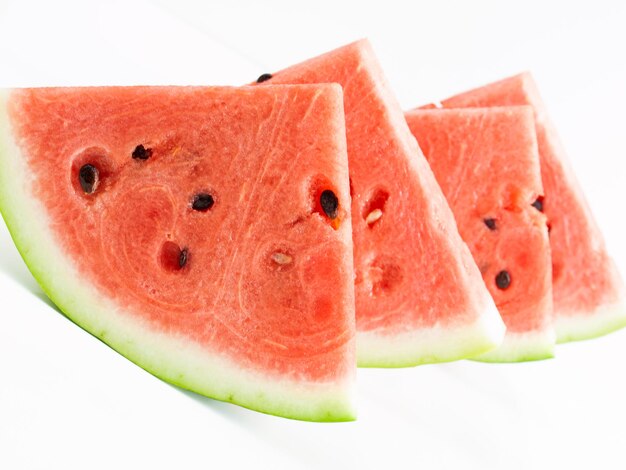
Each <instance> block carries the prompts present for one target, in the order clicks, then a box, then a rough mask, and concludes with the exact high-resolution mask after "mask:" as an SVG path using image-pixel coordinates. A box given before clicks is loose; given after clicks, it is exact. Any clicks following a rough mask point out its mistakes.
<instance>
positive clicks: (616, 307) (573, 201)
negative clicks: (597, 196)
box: [442, 73, 626, 342]
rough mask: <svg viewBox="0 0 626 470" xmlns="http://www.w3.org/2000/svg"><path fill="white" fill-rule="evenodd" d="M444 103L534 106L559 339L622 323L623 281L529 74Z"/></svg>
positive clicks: (625, 313)
mask: <svg viewBox="0 0 626 470" xmlns="http://www.w3.org/2000/svg"><path fill="white" fill-rule="evenodd" d="M442 105H443V106H444V107H447V108H459V107H477V106H511V105H530V106H532V108H533V110H534V115H535V123H536V131H537V141H538V144H539V158H540V161H541V177H542V180H543V186H544V190H545V197H544V200H543V210H544V212H545V214H546V216H547V217H548V223H549V224H550V244H551V251H552V282H553V295H554V325H555V330H556V335H557V342H567V341H575V340H582V339H588V338H593V337H597V336H601V335H603V334H607V333H610V332H612V331H614V330H616V329H619V328H622V327H624V326H626V293H625V290H624V283H623V280H622V278H621V276H620V274H619V272H618V270H617V268H616V266H615V263H614V261H613V259H612V258H611V257H610V256H609V254H608V252H607V249H606V246H605V243H604V239H603V237H602V234H601V232H600V230H599V228H598V226H597V224H596V222H595V220H594V217H593V214H592V212H591V210H590V208H589V205H588V204H587V201H586V200H585V196H584V194H583V192H582V190H581V188H580V185H579V183H578V181H577V180H576V177H575V175H574V172H573V170H572V168H571V166H570V163H569V159H568V158H567V155H566V153H565V150H564V148H563V145H562V143H561V141H560V139H559V136H558V134H557V132H556V130H555V128H554V125H553V124H552V122H551V121H550V119H549V117H548V114H547V112H546V108H545V105H544V103H543V101H542V99H541V97H540V95H539V91H538V89H537V86H536V84H535V81H534V80H533V78H532V76H531V75H530V74H529V73H522V74H519V75H516V76H513V77H509V78H506V79H504V80H501V81H499V82H495V83H492V84H489V85H486V86H484V87H480V88H477V89H474V90H470V91H467V92H465V93H461V94H459V95H457V96H454V97H452V98H449V99H447V100H444V101H443V102H442Z"/></svg>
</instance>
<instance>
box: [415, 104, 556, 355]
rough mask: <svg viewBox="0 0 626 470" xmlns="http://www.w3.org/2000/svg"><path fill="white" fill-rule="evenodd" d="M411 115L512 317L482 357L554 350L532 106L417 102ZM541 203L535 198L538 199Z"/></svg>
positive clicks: (494, 291)
mask: <svg viewBox="0 0 626 470" xmlns="http://www.w3.org/2000/svg"><path fill="white" fill-rule="evenodd" d="M406 120H407V122H408V124H409V128H410V129H411V132H412V133H413V135H414V136H415V137H416V138H417V141H418V142H419V144H420V146H421V148H422V150H423V151H424V155H425V156H426V159H427V160H428V163H430V166H431V168H432V170H433V172H434V174H435V177H436V178H437V181H438V182H439V184H440V186H441V189H442V190H443V193H444V194H445V195H446V197H447V199H448V203H449V204H450V207H451V208H452V211H453V213H454V215H455V217H456V221H457V224H458V226H459V232H460V233H461V236H462V237H463V239H464V240H465V241H466V242H467V244H468V245H469V248H470V251H471V252H472V254H473V256H474V259H475V261H476V263H477V265H478V267H479V269H480V271H481V272H482V275H483V279H484V281H485V284H486V285H487V288H488V289H489V292H490V293H491V295H492V296H493V298H494V300H495V302H496V305H497V307H498V309H499V310H500V313H501V315H502V318H503V320H504V323H505V324H506V328H507V332H506V336H505V339H504V342H503V344H502V345H501V346H500V347H499V348H497V349H494V350H493V351H490V352H488V353H487V354H485V355H482V356H479V357H477V358H476V359H479V360H484V361H492V362H510V361H524V360H534V359H544V358H549V357H552V356H553V352H554V343H555V335H554V330H553V327H552V276H551V274H552V270H551V262H550V242H549V239H548V230H547V225H546V217H545V215H544V214H543V213H541V212H540V211H539V210H538V209H537V208H536V207H535V206H536V205H537V203H536V201H538V200H539V201H540V200H541V197H542V195H543V188H542V184H541V174H540V169H539V155H538V152H537V140H536V136H535V124H534V119H533V113H532V109H531V108H530V107H529V106H517V107H503V108H474V109H450V110H448V109H434V110H414V111H409V112H407V113H406ZM533 203H534V204H535V206H533Z"/></svg>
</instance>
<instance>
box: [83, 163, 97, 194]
mask: <svg viewBox="0 0 626 470" xmlns="http://www.w3.org/2000/svg"><path fill="white" fill-rule="evenodd" d="M78 181H79V182H80V187H81V188H83V191H85V193H87V194H91V193H93V192H94V191H95V190H96V189H97V188H98V183H100V172H99V171H98V169H97V168H96V167H95V166H93V165H91V164H90V163H87V164H86V165H83V166H82V167H81V168H80V170H79V172H78Z"/></svg>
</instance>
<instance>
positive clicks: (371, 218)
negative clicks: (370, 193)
mask: <svg viewBox="0 0 626 470" xmlns="http://www.w3.org/2000/svg"><path fill="white" fill-rule="evenodd" d="M382 216H383V211H381V210H380V209H374V210H373V211H372V212H370V213H369V214H367V217H365V222H366V223H367V225H372V224H373V223H375V222H376V221H378V219H380V218H381V217H382Z"/></svg>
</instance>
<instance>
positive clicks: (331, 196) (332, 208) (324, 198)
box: [320, 189, 339, 219]
mask: <svg viewBox="0 0 626 470" xmlns="http://www.w3.org/2000/svg"><path fill="white" fill-rule="evenodd" d="M320 205H321V206H322V209H323V210H324V213H325V214H326V215H327V216H328V217H329V218H330V219H335V218H336V217H337V209H338V208H339V199H337V196H335V193H333V192H332V191H331V190H330V189H326V190H325V191H323V192H322V194H321V196H320Z"/></svg>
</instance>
